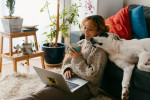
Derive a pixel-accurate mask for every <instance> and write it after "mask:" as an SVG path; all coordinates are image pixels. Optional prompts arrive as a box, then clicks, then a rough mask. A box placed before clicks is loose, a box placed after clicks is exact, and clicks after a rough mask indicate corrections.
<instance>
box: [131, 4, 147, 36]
mask: <svg viewBox="0 0 150 100" xmlns="http://www.w3.org/2000/svg"><path fill="white" fill-rule="evenodd" d="M130 20H131V27H132V38H133V39H142V38H148V31H147V27H146V21H145V17H144V9H143V5H141V6H139V7H137V8H134V9H132V10H130Z"/></svg>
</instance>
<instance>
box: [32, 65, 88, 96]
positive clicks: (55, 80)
mask: <svg viewBox="0 0 150 100" xmlns="http://www.w3.org/2000/svg"><path fill="white" fill-rule="evenodd" d="M33 68H34V70H35V71H36V73H37V74H38V75H39V77H40V79H41V80H42V82H43V83H45V84H46V85H50V86H54V87H58V88H60V89H62V90H64V91H66V92H70V93H72V92H74V91H76V90H77V89H79V88H80V87H82V86H84V85H85V84H87V83H88V81H86V80H84V79H81V78H79V77H76V76H74V77H71V78H69V79H65V78H64V77H63V75H62V74H59V73H55V72H52V71H49V70H46V69H42V68H39V67H33Z"/></svg>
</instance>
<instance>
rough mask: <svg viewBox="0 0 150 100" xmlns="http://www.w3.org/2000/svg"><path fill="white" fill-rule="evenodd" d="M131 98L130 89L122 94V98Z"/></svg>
mask: <svg viewBox="0 0 150 100" xmlns="http://www.w3.org/2000/svg"><path fill="white" fill-rule="evenodd" d="M128 98H129V91H126V92H125V93H123V94H122V100H128Z"/></svg>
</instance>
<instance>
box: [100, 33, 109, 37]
mask: <svg viewBox="0 0 150 100" xmlns="http://www.w3.org/2000/svg"><path fill="white" fill-rule="evenodd" d="M98 36H99V37H106V38H107V37H108V36H109V35H108V33H100V34H99V35H98Z"/></svg>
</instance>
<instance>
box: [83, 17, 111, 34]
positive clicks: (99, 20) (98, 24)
mask: <svg viewBox="0 0 150 100" xmlns="http://www.w3.org/2000/svg"><path fill="white" fill-rule="evenodd" d="M88 20H92V21H93V23H94V27H95V28H96V30H97V31H100V32H101V33H102V32H108V31H109V25H105V20H104V18H103V17H102V16H100V15H92V16H88V17H86V18H85V19H84V20H83V21H82V23H81V29H83V27H84V24H85V22H86V21H88Z"/></svg>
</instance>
